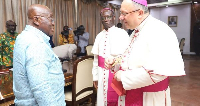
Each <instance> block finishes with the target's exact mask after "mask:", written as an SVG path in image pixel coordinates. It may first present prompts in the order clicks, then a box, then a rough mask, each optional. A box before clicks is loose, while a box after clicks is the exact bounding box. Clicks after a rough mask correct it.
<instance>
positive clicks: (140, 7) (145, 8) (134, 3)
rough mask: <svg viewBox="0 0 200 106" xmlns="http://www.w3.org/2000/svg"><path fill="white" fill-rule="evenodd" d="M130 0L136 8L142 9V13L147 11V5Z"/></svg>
mask: <svg viewBox="0 0 200 106" xmlns="http://www.w3.org/2000/svg"><path fill="white" fill-rule="evenodd" d="M132 2H133V5H134V6H135V7H136V8H138V9H141V10H143V11H144V14H146V13H149V9H148V7H147V6H144V5H141V4H139V3H136V2H134V1H132Z"/></svg>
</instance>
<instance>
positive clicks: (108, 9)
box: [100, 8, 114, 14]
mask: <svg viewBox="0 0 200 106" xmlns="http://www.w3.org/2000/svg"><path fill="white" fill-rule="evenodd" d="M104 10H110V11H112V13H113V14H114V12H113V10H112V9H110V8H103V9H102V10H101V13H100V14H102V13H103V11H104Z"/></svg>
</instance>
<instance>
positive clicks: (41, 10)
mask: <svg viewBox="0 0 200 106" xmlns="http://www.w3.org/2000/svg"><path fill="white" fill-rule="evenodd" d="M35 14H36V15H45V16H53V13H52V12H51V10H50V9H49V8H48V7H36V8H35Z"/></svg>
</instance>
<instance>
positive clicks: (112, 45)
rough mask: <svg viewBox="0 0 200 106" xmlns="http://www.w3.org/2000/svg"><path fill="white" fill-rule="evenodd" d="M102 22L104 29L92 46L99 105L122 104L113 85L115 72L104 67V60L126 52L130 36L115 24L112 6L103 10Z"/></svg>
mask: <svg viewBox="0 0 200 106" xmlns="http://www.w3.org/2000/svg"><path fill="white" fill-rule="evenodd" d="M100 16H101V22H102V24H103V27H104V30H103V31H101V32H100V33H99V34H98V35H97V36H96V38H95V42H94V45H93V48H92V53H93V54H94V62H93V70H92V74H93V81H94V86H95V88H97V106H117V105H118V106H120V104H121V99H124V97H120V99H118V98H119V96H118V95H117V93H116V92H115V91H114V90H113V89H112V87H111V81H112V79H113V73H111V72H110V71H109V70H107V69H105V67H104V60H105V58H108V57H114V56H116V55H119V54H122V53H124V51H125V49H126V46H128V42H129V41H128V40H129V36H128V34H127V32H126V31H125V30H123V29H121V28H118V27H115V26H114V20H115V16H114V13H113V11H112V10H111V9H110V8H104V9H102V10H101V14H100Z"/></svg>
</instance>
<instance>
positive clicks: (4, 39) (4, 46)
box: [0, 20, 18, 67]
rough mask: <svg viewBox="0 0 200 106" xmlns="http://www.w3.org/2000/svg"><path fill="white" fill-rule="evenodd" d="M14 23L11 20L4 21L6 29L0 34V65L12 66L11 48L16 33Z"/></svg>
mask: <svg viewBox="0 0 200 106" xmlns="http://www.w3.org/2000/svg"><path fill="white" fill-rule="evenodd" d="M16 26H17V25H16V23H15V22H14V21H12V20H8V21H7V22H6V28H7V31H6V32H4V33H2V34H0V51H1V57H0V65H2V66H4V67H12V66H13V48H14V44H15V39H16V37H17V35H18V33H17V32H16Z"/></svg>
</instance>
